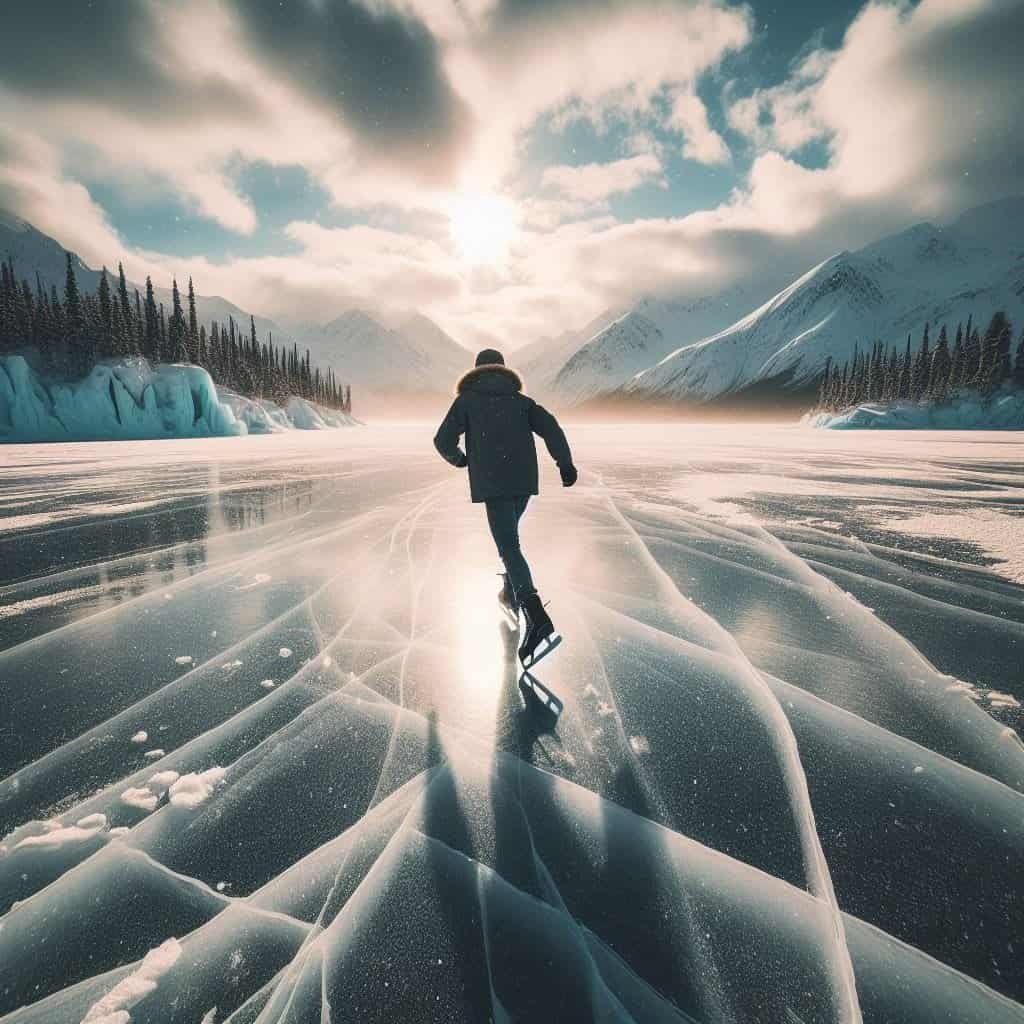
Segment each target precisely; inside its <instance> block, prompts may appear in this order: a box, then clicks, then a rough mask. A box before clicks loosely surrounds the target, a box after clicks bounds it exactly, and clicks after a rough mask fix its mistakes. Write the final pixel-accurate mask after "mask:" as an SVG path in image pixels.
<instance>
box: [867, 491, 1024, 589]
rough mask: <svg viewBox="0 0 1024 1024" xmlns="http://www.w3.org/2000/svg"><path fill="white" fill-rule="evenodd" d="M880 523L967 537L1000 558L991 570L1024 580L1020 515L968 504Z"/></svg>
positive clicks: (927, 534)
mask: <svg viewBox="0 0 1024 1024" xmlns="http://www.w3.org/2000/svg"><path fill="white" fill-rule="evenodd" d="M879 525H881V526H884V528H885V529H886V530H891V531H892V532H894V533H902V534H907V535H910V536H914V537H935V538H937V539H948V540H956V541H967V542H969V543H972V544H976V545H978V547H980V548H981V549H982V550H983V551H984V552H985V553H986V554H988V555H991V556H992V558H994V559H997V561H998V564H996V565H993V566H992V567H991V570H992V572H996V573H998V574H999V575H1000V576H1003V577H1005V578H1006V579H1008V580H1011V581H1012V582H1014V583H1024V548H1022V546H1021V543H1020V527H1021V519H1020V516H1013V515H1007V514H1006V513H1005V512H998V511H996V510H995V509H988V508H966V509H963V510H962V511H957V512H946V511H945V510H944V511H942V512H925V513H922V514H921V515H917V516H909V517H906V518H893V519H890V520H885V521H883V522H881V523H880V524H879Z"/></svg>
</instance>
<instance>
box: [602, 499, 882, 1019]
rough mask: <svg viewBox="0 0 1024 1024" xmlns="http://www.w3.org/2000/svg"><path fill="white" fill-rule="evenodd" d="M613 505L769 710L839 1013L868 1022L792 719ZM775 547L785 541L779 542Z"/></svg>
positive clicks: (673, 595)
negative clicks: (827, 944) (826, 934)
mask: <svg viewBox="0 0 1024 1024" xmlns="http://www.w3.org/2000/svg"><path fill="white" fill-rule="evenodd" d="M606 500H607V502H608V506H609V508H610V509H611V511H612V513H613V515H615V516H616V517H617V518H618V520H619V521H620V522H621V523H622V525H623V527H624V528H625V529H626V530H627V531H628V532H629V533H630V534H631V535H632V536H633V537H635V538H636V541H637V544H638V545H639V547H640V549H641V552H642V555H643V557H644V560H645V561H646V562H647V563H648V566H649V568H650V569H651V571H652V572H653V573H654V575H655V576H656V577H657V578H658V579H659V580H660V581H661V584H662V587H663V589H664V590H665V593H666V597H668V598H669V599H671V600H674V601H682V602H685V603H686V604H687V605H688V606H690V607H694V608H697V610H698V611H699V612H700V614H701V615H702V616H704V618H705V619H706V620H707V622H708V624H709V625H710V626H711V627H712V628H713V629H714V630H715V631H717V632H719V633H721V634H724V637H723V640H724V641H725V643H726V644H727V645H728V646H729V648H730V649H731V650H732V651H733V652H734V657H735V660H736V664H737V666H738V667H739V668H740V670H741V672H742V674H743V675H745V676H746V677H747V679H748V681H749V683H750V690H749V691H748V692H749V693H750V696H751V697H757V698H759V699H758V700H757V701H756V703H757V704H759V705H760V707H761V709H762V711H763V712H764V720H765V725H766V726H767V727H768V734H769V736H770V737H772V739H773V741H774V742H775V743H776V744H777V748H776V749H777V751H778V755H779V758H780V763H781V767H782V769H783V771H784V773H785V775H786V776H787V788H788V789H789V792H790V798H791V800H792V808H793V814H794V817H795V818H796V820H797V822H798V825H799V830H800V836H801V842H802V845H803V847H804V856H805V858H806V860H807V868H808V869H809V874H810V877H809V879H808V881H809V882H810V884H811V891H812V892H813V893H814V894H815V895H816V896H818V897H819V898H820V899H823V900H824V901H825V903H826V904H827V906H828V907H829V908H830V917H831V921H832V940H833V945H834V955H833V957H832V968H833V975H832V982H833V986H834V995H835V998H836V1000H837V1007H836V1008H837V1010H838V1011H839V1012H840V1013H841V1015H842V1019H843V1020H844V1021H847V1022H849V1024H860V1022H861V1021H862V1020H863V1018H862V1015H861V1010H860V1004H859V1001H858V998H857V986H856V980H855V978H854V973H853V962H852V960H851V959H850V951H849V949H848V948H847V944H846V935H845V932H844V930H843V923H842V917H841V912H840V910H839V903H838V901H837V899H836V894H835V889H834V887H833V885H832V876H831V873H830V872H829V868H828V863H827V861H826V859H825V852H824V850H823V849H822V847H821V839H820V837H819V836H818V830H817V826H816V824H815V820H814V809H813V808H812V806H811V796H810V791H809V789H808V786H807V776H806V774H805V773H804V769H803V764H802V762H801V760H800V751H799V748H798V747H797V742H796V736H795V735H794V734H793V729H792V726H791V725H790V724H789V719H788V718H787V717H786V714H785V712H784V711H783V710H782V707H781V705H780V704H779V702H778V699H777V698H776V697H775V694H774V693H772V691H771V689H770V688H769V687H768V685H767V683H765V681H764V679H762V678H761V675H760V673H759V672H758V671H757V669H756V668H755V667H754V666H753V665H752V664H751V662H750V661H749V659H748V658H747V656H746V655H745V654H744V653H743V651H742V650H741V649H740V646H739V644H738V643H737V642H736V640H735V638H734V637H733V636H732V634H731V633H729V632H728V630H725V629H723V627H722V626H721V625H720V624H719V623H718V622H716V621H715V619H713V618H712V617H711V616H710V615H708V614H707V613H706V612H704V611H702V610H701V609H700V608H699V607H698V606H696V605H693V602H691V601H689V600H688V599H687V598H685V597H684V596H683V595H682V594H681V593H680V591H679V589H678V588H677V587H676V585H675V583H674V582H673V581H672V578H671V577H670V576H669V575H668V573H667V572H666V571H665V570H664V569H663V568H662V567H661V565H660V564H659V562H658V561H657V559H656V558H655V557H654V555H653V554H651V551H650V549H649V548H648V547H647V545H646V544H645V543H644V541H643V539H642V538H641V536H640V535H639V533H637V531H636V530H635V529H634V528H633V527H632V525H630V523H629V521H628V520H627V519H626V517H625V516H624V515H623V514H622V512H621V511H619V508H618V506H617V505H616V504H615V501H614V499H613V498H612V496H611V495H610V494H609V495H607V497H606ZM775 543H777V544H778V543H780V542H778V541H776V542H775Z"/></svg>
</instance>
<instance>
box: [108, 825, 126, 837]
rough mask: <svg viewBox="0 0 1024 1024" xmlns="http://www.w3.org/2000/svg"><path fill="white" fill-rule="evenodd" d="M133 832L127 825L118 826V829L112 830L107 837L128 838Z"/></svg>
mask: <svg viewBox="0 0 1024 1024" xmlns="http://www.w3.org/2000/svg"><path fill="white" fill-rule="evenodd" d="M129 832H131V829H130V828H129V827H128V826H127V825H118V826H117V828H112V829H111V830H110V831H109V832H108V833H107V835H110V836H126V835H128V833H129Z"/></svg>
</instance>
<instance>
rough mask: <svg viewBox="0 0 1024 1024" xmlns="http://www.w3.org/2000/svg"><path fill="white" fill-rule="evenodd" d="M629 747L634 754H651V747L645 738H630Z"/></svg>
mask: <svg viewBox="0 0 1024 1024" xmlns="http://www.w3.org/2000/svg"><path fill="white" fill-rule="evenodd" d="M629 745H630V747H631V748H632V749H633V753H634V754H649V753H650V752H651V745H650V743H648V741H647V737H646V736H630V737H629Z"/></svg>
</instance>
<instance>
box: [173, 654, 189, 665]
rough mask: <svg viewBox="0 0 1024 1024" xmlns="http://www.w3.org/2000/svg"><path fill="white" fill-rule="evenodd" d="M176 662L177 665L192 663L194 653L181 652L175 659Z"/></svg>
mask: <svg viewBox="0 0 1024 1024" xmlns="http://www.w3.org/2000/svg"><path fill="white" fill-rule="evenodd" d="M174 664H175V665H191V664H192V655H191V654H179V655H178V657H177V658H175V659H174Z"/></svg>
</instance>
